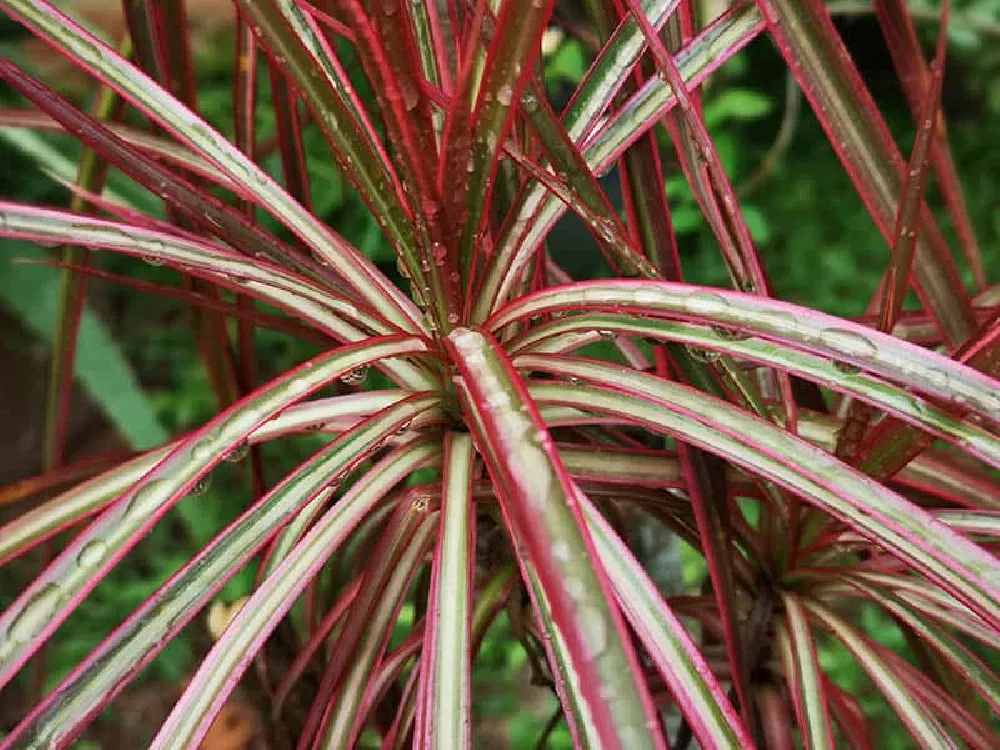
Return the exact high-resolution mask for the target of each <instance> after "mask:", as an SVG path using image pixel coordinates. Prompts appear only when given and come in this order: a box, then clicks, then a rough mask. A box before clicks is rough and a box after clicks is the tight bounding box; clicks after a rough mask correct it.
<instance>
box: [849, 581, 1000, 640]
mask: <svg viewBox="0 0 1000 750" xmlns="http://www.w3.org/2000/svg"><path fill="white" fill-rule="evenodd" d="M852 577H857V578H860V579H861V580H862V581H864V582H865V583H867V584H873V585H875V586H877V587H880V588H884V589H887V590H888V591H890V592H892V593H893V594H895V595H896V596H898V597H899V598H900V599H901V600H902V601H903V602H904V603H905V604H907V605H908V606H910V607H912V608H913V609H914V610H915V611H916V612H918V613H920V614H922V615H923V616H925V617H929V618H931V619H932V620H934V621H936V622H939V623H941V624H943V625H947V626H948V627H951V628H954V629H955V630H956V631H958V632H960V633H964V634H965V635H968V636H970V637H972V638H975V639H976V640H978V641H980V642H981V643H983V644H985V645H986V646H988V647H989V648H991V649H994V650H1000V635H998V634H997V632H996V631H995V630H993V629H992V628H990V627H988V626H987V625H986V624H985V623H984V622H983V621H982V620H981V619H980V618H979V617H977V616H976V615H975V614H974V613H973V612H971V611H970V610H969V609H968V608H967V607H965V606H964V605H962V604H961V603H960V602H958V601H956V600H955V599H954V597H951V596H949V595H948V594H947V593H946V592H944V591H941V590H940V589H939V588H937V587H936V586H934V585H933V584H931V583H928V582H927V581H924V580H921V579H918V578H912V577H910V576H902V575H892V574H888V573H867V572H858V573H854V574H852Z"/></svg>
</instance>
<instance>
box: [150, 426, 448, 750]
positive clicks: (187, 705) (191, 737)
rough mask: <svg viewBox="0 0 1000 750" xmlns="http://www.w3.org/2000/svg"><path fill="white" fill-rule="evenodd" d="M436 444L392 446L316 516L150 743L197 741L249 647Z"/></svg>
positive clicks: (429, 457) (430, 457)
mask: <svg viewBox="0 0 1000 750" xmlns="http://www.w3.org/2000/svg"><path fill="white" fill-rule="evenodd" d="M438 450H439V446H437V445H436V444H434V443H433V442H430V441H418V442H413V443H410V444H408V445H406V446H404V447H402V448H400V449H398V450H396V451H393V452H392V453H390V454H389V455H388V456H387V457H386V458H384V459H383V460H382V461H380V462H379V464H378V465H377V466H376V467H375V468H374V470H373V471H370V472H368V473H367V474H366V475H365V477H364V478H363V479H362V480H361V481H360V482H358V483H357V484H355V485H354V486H352V487H351V489H350V490H349V491H348V492H347V494H345V495H344V497H342V498H341V499H340V501H339V502H337V503H336V504H335V505H334V506H333V507H332V508H330V510H328V511H327V512H326V513H325V514H324V515H323V517H322V518H321V519H320V520H319V521H317V523H316V525H315V526H313V528H312V529H310V531H309V533H308V534H307V535H306V536H305V537H304V538H303V539H302V541H301V542H299V543H298V544H297V545H296V546H295V549H294V550H292V553H291V554H290V555H289V556H288V557H287V558H285V560H284V562H283V563H282V564H281V565H280V566H278V568H277V569H276V570H275V571H274V574H273V575H271V576H270V577H268V578H267V579H266V580H265V581H264V583H263V584H262V585H261V587H260V588H258V589H257V591H255V592H254V594H253V595H252V596H251V597H250V599H249V600H247V603H246V604H245V605H244V606H243V608H242V609H241V610H240V612H239V614H237V615H236V617H235V618H234V619H233V621H232V622H230V624H229V627H228V628H227V629H226V631H225V633H224V634H223V636H222V637H221V638H220V639H219V640H218V641H216V643H215V646H213V647H212V650H211V651H210V652H209V654H208V656H207V657H206V658H205V660H204V661H203V662H202V663H201V667H200V668H199V669H198V672H197V673H196V674H195V676H194V678H193V679H192V680H191V683H190V684H189V686H188V688H187V690H185V691H184V694H183V695H182V696H181V698H180V700H178V702H177V704H176V705H175V706H174V708H173V710H172V711H171V713H170V715H169V716H168V717H167V720H166V722H164V724H163V726H162V727H161V728H160V731H159V733H158V734H157V736H156V738H155V739H154V740H153V743H152V744H151V745H150V747H151V748H156V749H157V750H163V749H164V748H178V750H180V748H186V747H192V746H197V745H198V743H199V741H200V740H201V738H202V737H203V736H204V735H205V732H207V731H208V728H209V726H210V725H211V723H212V719H213V718H214V717H215V715H216V714H217V713H218V711H219V710H220V709H221V708H222V706H223V705H224V704H225V702H226V700H227V698H228V697H229V694H230V693H231V692H232V690H233V689H234V688H235V687H236V683H237V682H238V681H239V679H240V677H241V676H242V674H243V672H244V671H246V669H247V667H249V666H250V662H251V660H252V658H253V655H254V654H255V653H256V652H257V650H258V649H259V648H260V647H261V645H262V644H263V643H264V641H265V640H266V639H267V637H268V636H269V635H270V633H271V631H272V630H274V628H275V627H277V625H278V623H279V622H280V620H281V619H282V618H283V617H284V616H285V614H286V613H287V612H288V610H289V609H290V608H291V606H292V604H293V603H294V602H295V600H296V598H297V597H298V595H299V594H300V593H301V592H302V590H303V589H304V588H305V587H306V585H307V584H308V582H309V580H310V579H312V577H313V576H314V575H316V573H317V572H318V571H319V569H320V568H321V567H322V565H323V564H324V563H325V562H326V560H327V559H328V558H329V556H330V554H331V553H332V552H333V551H334V550H335V549H336V548H337V547H338V546H339V545H340V544H341V543H342V542H343V541H344V539H346V537H347V535H348V534H349V533H350V532H351V531H352V530H353V529H354V527H355V526H357V524H358V523H359V522H360V521H361V520H362V519H363V518H364V517H365V515H366V514H367V513H369V512H370V511H371V510H372V509H373V508H375V506H376V505H377V504H378V503H379V501H381V499H382V498H383V497H384V496H385V495H386V494H387V493H388V492H390V491H391V490H392V488H393V487H394V486H395V485H396V484H397V483H398V482H400V481H401V480H403V479H405V478H406V476H407V475H408V474H409V473H410V472H411V471H415V470H416V469H418V468H420V467H421V466H425V465H427V464H429V463H431V462H433V461H434V460H435V458H437V457H438V456H439V453H438Z"/></svg>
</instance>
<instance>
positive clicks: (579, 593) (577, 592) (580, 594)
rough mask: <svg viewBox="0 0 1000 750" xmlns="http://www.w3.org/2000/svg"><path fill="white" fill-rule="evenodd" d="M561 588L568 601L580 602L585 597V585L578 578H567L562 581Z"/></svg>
mask: <svg viewBox="0 0 1000 750" xmlns="http://www.w3.org/2000/svg"><path fill="white" fill-rule="evenodd" d="M563 586H564V587H565V589H566V593H567V594H569V597H570V599H575V600H577V601H580V600H582V599H584V598H585V597H586V596H587V585H586V584H585V583H584V582H583V580H582V579H580V578H567V579H566V580H565V581H563Z"/></svg>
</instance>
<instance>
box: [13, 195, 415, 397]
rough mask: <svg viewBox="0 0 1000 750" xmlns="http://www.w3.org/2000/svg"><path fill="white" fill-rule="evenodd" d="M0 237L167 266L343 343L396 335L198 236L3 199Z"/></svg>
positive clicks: (406, 379) (351, 307)
mask: <svg viewBox="0 0 1000 750" xmlns="http://www.w3.org/2000/svg"><path fill="white" fill-rule="evenodd" d="M0 236H7V237H19V238H24V239H33V240H35V241H40V242H51V241H64V240H65V241H69V242H74V243H76V244H78V245H86V246H89V247H104V248H108V249H112V250H115V251H118V252H124V253H128V254H131V255H135V256H137V257H141V258H143V259H145V260H147V261H151V262H153V263H166V262H170V263H171V264H174V265H176V266H177V267H179V268H183V269H184V270H185V271H187V272H189V273H192V274H195V275H199V274H200V275H202V276H204V277H205V278H208V279H211V280H212V281H214V282H217V283H218V284H220V285H221V286H227V287H229V288H231V289H233V291H237V292H241V293H244V294H253V295H254V296H257V297H259V298H261V299H262V300H264V301H266V302H268V303H270V304H272V305H274V306H276V307H278V308H280V309H283V310H286V311H288V312H290V313H292V314H293V315H295V316H296V317H298V318H300V319H303V320H306V321H307V322H309V323H311V324H313V325H315V326H316V327H317V328H319V329H320V330H323V331H325V332H327V333H329V334H330V335H331V336H333V337H334V338H336V339H339V340H342V341H363V340H365V339H366V337H367V335H368V333H369V332H374V333H392V332H394V331H396V330H398V329H395V328H394V327H393V326H389V325H387V324H386V323H384V322H382V321H381V320H380V319H379V318H378V317H377V316H376V315H375V314H373V313H372V312H371V311H370V310H368V309H366V308H365V306H364V305H363V304H361V303H356V301H355V300H353V299H349V298H345V297H343V296H341V295H339V294H337V293H335V292H333V291H331V290H329V289H322V288H320V287H318V286H317V285H316V284H315V283H314V282H312V281H311V280H309V279H306V278H303V277H301V276H298V275H296V274H294V273H292V272H289V271H286V270H284V269H282V268H281V267H280V266H276V265H271V264H268V263H264V262H262V261H260V260H251V259H249V258H246V257H244V256H241V255H238V254H236V253H233V252H232V251H230V250H226V249H224V248H222V247H220V246H217V245H214V244H210V243H207V242H204V241H201V240H198V239H197V238H190V239H189V238H188V236H178V235H173V234H168V233H165V232H163V231H160V230H157V229H146V228H143V227H138V226H134V225H130V224H123V223H120V222H114V221H108V220H106V219H96V218H92V217H86V216H81V215H78V214H70V213H67V212H64V211H59V210H55V209H43V208H34V207H31V206H24V205H21V204H17V203H7V202H3V201H0ZM386 366H387V368H388V369H389V370H390V371H392V372H394V373H395V374H394V375H393V377H395V378H401V380H400V382H402V383H408V384H411V385H412V386H413V387H414V388H415V389H416V390H427V389H429V388H431V387H433V384H432V381H430V380H429V379H428V378H429V375H428V374H427V373H426V372H424V373H421V372H420V369H419V368H417V367H415V366H414V365H411V364H409V363H406V362H399V363H392V362H389V363H387V364H386ZM407 373H408V374H407Z"/></svg>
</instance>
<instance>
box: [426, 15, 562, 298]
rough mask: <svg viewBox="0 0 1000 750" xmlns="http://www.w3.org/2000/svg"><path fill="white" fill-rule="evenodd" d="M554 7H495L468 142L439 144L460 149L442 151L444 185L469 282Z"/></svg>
mask: <svg viewBox="0 0 1000 750" xmlns="http://www.w3.org/2000/svg"><path fill="white" fill-rule="evenodd" d="M554 6H555V2H554V0H508V2H504V3H503V4H502V5H500V6H499V16H498V18H497V21H496V28H495V31H494V35H493V39H492V42H491V44H490V47H489V51H488V52H487V55H486V60H485V62H484V63H483V66H482V70H481V71H477V72H479V73H480V75H481V78H480V79H479V80H478V81H477V82H476V86H475V97H476V98H475V103H474V106H473V109H472V119H471V122H470V127H469V133H468V136H469V137H468V139H467V140H466V139H465V138H464V137H460V138H458V143H453V142H452V141H451V140H449V141H446V142H445V145H444V148H445V149H453V148H459V149H460V150H459V151H456V152H455V153H447V152H446V153H447V157H448V159H449V162H448V164H449V166H450V167H451V168H452V169H453V170H454V171H450V173H449V174H448V175H447V182H446V184H448V185H449V186H451V187H452V189H453V190H455V191H456V193H457V196H458V199H457V201H456V203H457V204H458V205H461V209H462V214H461V219H460V223H458V222H459V217H458V216H453V217H452V221H453V222H455V223H456V224H457V229H458V232H457V238H456V239H457V243H456V250H457V258H458V259H459V261H460V267H461V269H462V272H463V276H464V280H465V281H468V280H469V274H470V271H471V266H472V261H473V258H474V257H475V252H476V249H475V245H476V243H477V242H479V233H480V231H481V229H482V228H483V223H484V220H485V217H486V216H487V214H488V211H487V208H488V206H489V205H490V196H491V193H492V189H493V185H494V183H495V180H494V179H493V176H494V174H495V173H496V170H497V166H498V164H499V157H500V153H501V147H502V146H503V143H504V141H505V140H506V138H507V134H508V133H509V132H510V128H511V126H512V125H513V120H514V112H515V111H516V110H515V108H514V107H513V106H512V105H513V104H514V103H515V102H519V101H520V99H521V94H522V92H523V91H524V88H525V85H526V84H527V81H528V77H529V76H530V75H531V71H532V68H533V66H534V65H535V61H536V60H537V59H538V56H539V55H540V54H541V38H542V34H543V33H544V32H545V28H546V24H547V23H548V20H549V16H550V15H551V14H552V9H553V7H554ZM452 135H453V137H454V136H458V135H459V134H452ZM464 135H465V134H464V133H463V134H461V136H464ZM465 144H467V146H465V148H461V147H462V146H463V145H465ZM462 151H465V153H464V154H463V153H461V152H462ZM463 157H464V158H463ZM468 164H471V169H469V168H468V167H467V165H468Z"/></svg>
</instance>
